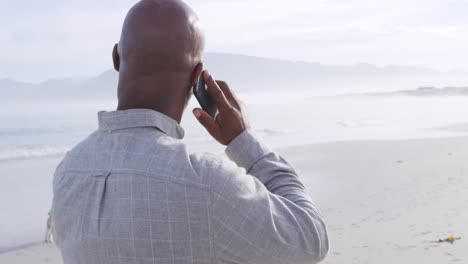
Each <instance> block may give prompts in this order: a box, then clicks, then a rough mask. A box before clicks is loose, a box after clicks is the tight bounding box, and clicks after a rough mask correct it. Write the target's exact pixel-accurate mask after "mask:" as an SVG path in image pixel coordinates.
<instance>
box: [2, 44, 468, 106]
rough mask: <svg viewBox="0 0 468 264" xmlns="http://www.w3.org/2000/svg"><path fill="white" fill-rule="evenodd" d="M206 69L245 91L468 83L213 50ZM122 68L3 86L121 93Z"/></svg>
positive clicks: (434, 74) (40, 92) (14, 90)
mask: <svg viewBox="0 0 468 264" xmlns="http://www.w3.org/2000/svg"><path fill="white" fill-rule="evenodd" d="M204 65H205V68H206V69H209V70H210V72H211V73H212V74H213V76H215V77H216V78H218V79H223V80H226V81H227V82H228V83H229V84H230V86H231V87H232V88H233V89H234V90H235V91H239V92H247V91H252V90H256V91H269V90H285V89H286V90H288V91H297V90H304V89H305V90H309V91H311V90H312V91H313V92H318V93H327V92H333V93H336V92H355V91H363V90H369V91H377V92H378V91H388V90H402V89H414V87H421V86H439V87H440V86H466V85H465V84H468V73H466V72H441V71H437V70H434V69H430V68H425V67H415V66H398V65H387V66H383V67H378V66H375V65H372V64H368V63H360V64H355V65H350V66H347V65H325V64H321V63H317V62H304V61H288V60H283V59H272V58H261V57H255V56H249V55H238V54H225V53H207V54H205V57H204ZM117 78H118V75H117V72H115V71H114V70H107V71H104V72H102V73H101V74H99V75H96V76H94V77H77V78H73V77H72V78H60V79H51V80H47V81H44V82H41V83H38V84H29V83H23V82H16V81H12V80H9V79H4V80H0V90H1V91H2V92H3V93H4V94H6V95H7V96H8V97H9V98H10V100H11V99H13V100H20V101H21V100H23V101H24V100H34V99H56V98H60V99H79V98H82V99H84V98H87V99H89V98H95V99H104V98H115V94H116V92H115V90H116V86H117Z"/></svg>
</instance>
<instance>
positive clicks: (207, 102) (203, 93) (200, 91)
mask: <svg viewBox="0 0 468 264" xmlns="http://www.w3.org/2000/svg"><path fill="white" fill-rule="evenodd" d="M193 94H194V95H195V98H197V101H198V103H199V104H200V106H201V108H202V109H203V110H204V111H205V112H207V113H208V114H209V115H210V116H211V117H212V118H213V119H214V118H216V115H217V114H218V107H216V104H215V103H214V101H213V99H212V98H211V96H210V94H209V93H208V87H207V86H206V83H205V78H204V77H203V73H202V74H200V77H199V78H198V81H197V83H196V84H195V85H194V86H193Z"/></svg>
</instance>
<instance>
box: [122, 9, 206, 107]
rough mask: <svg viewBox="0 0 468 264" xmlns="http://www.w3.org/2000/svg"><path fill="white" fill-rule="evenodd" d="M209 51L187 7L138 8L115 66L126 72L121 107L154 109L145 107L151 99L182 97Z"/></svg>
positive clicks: (130, 16)
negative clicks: (147, 99)
mask: <svg viewBox="0 0 468 264" xmlns="http://www.w3.org/2000/svg"><path fill="white" fill-rule="evenodd" d="M203 48H204V37H203V32H202V30H201V28H200V24H199V20H198V17H197V15H196V14H195V13H194V12H193V10H192V9H191V8H190V7H188V6H187V5H186V4H185V3H184V2H182V1H180V0H142V1H140V2H138V3H137V4H136V5H135V6H134V7H133V8H132V9H131V10H130V11H129V12H128V15H127V17H126V19H125V22H124V25H123V29H122V35H121V39H120V42H119V43H118V45H117V46H116V48H115V49H114V64H115V67H116V69H117V70H118V71H119V72H120V78H119V103H120V104H128V105H130V107H126V108H131V107H138V106H139V105H138V104H140V105H141V106H140V108H145V107H146V108H149V107H147V106H146V105H147V104H153V103H151V102H146V103H143V102H142V100H144V99H145V98H148V97H151V96H153V97H155V96H165V95H166V96H168V95H171V94H172V95H174V96H177V94H178V93H180V92H181V91H179V90H180V89H186V88H187V87H190V84H191V83H192V82H193V79H194V71H195V70H196V68H197V65H199V64H200V63H201V59H202V53H203ZM200 71H201V70H200ZM184 92H186V91H184ZM154 103H157V102H154Z"/></svg>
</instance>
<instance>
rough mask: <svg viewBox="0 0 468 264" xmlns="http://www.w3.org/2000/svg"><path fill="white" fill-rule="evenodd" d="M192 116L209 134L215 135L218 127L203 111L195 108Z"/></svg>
mask: <svg viewBox="0 0 468 264" xmlns="http://www.w3.org/2000/svg"><path fill="white" fill-rule="evenodd" d="M193 115H194V116H195V117H196V118H197V119H198V122H200V124H202V126H204V127H205V128H206V130H208V132H210V134H211V135H212V136H213V135H216V130H217V129H218V125H217V124H216V121H215V120H214V119H213V118H212V117H211V116H210V115H209V114H208V113H207V112H205V111H203V110H202V109H199V108H196V109H194V110H193Z"/></svg>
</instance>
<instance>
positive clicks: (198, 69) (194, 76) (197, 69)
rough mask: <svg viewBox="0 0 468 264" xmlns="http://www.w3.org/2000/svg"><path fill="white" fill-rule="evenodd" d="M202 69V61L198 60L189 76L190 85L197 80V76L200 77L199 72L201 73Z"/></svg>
mask: <svg viewBox="0 0 468 264" xmlns="http://www.w3.org/2000/svg"><path fill="white" fill-rule="evenodd" d="M202 71H203V63H202V62H200V63H198V64H197V66H196V67H195V70H193V72H192V76H191V77H190V86H191V87H192V86H194V85H195V84H196V83H197V81H198V78H199V77H200V74H201V73H202Z"/></svg>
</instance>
